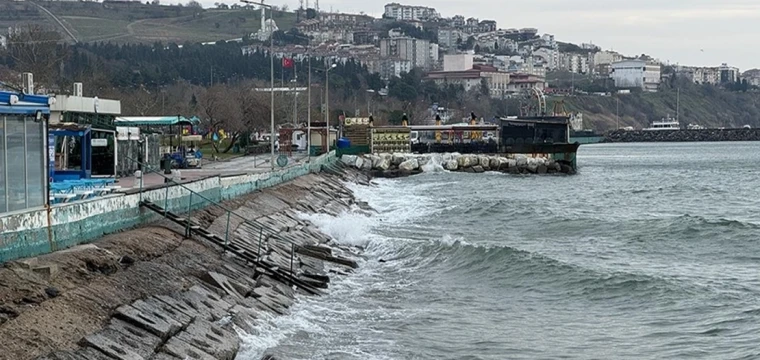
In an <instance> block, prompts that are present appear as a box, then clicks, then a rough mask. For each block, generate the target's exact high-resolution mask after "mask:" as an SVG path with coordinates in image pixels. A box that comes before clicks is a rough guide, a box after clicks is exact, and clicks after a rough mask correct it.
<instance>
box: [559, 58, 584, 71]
mask: <svg viewBox="0 0 760 360" xmlns="http://www.w3.org/2000/svg"><path fill="white" fill-rule="evenodd" d="M559 68H560V69H561V70H565V71H569V72H571V73H576V74H588V72H589V67H588V58H587V57H586V56H584V55H579V54H572V53H560V54H559Z"/></svg>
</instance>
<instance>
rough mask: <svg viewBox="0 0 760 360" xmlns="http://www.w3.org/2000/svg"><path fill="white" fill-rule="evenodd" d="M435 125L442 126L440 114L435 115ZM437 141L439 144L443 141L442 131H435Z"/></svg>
mask: <svg viewBox="0 0 760 360" xmlns="http://www.w3.org/2000/svg"><path fill="white" fill-rule="evenodd" d="M435 126H441V117H440V116H439V115H436V116H435ZM435 142H436V143H437V144H440V143H441V131H440V130H436V132H435Z"/></svg>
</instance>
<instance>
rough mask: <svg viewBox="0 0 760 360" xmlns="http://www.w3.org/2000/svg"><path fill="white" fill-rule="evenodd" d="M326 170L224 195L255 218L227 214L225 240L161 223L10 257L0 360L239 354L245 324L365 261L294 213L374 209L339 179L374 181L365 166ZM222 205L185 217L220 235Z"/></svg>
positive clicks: (0, 281) (226, 359) (0, 303)
mask: <svg viewBox="0 0 760 360" xmlns="http://www.w3.org/2000/svg"><path fill="white" fill-rule="evenodd" d="M325 170H326V171H324V172H323V173H320V174H310V175H306V176H303V177H301V178H298V179H295V180H293V181H290V182H288V183H285V184H282V185H280V186H276V187H274V188H270V189H267V190H264V191H261V192H256V193H253V194H249V195H246V196H242V197H240V198H236V199H233V200H230V201H227V202H225V203H223V205H224V206H226V207H227V208H229V209H232V210H233V211H235V212H236V213H238V214H241V215H243V217H244V218H245V219H248V220H250V221H243V220H235V219H233V220H232V221H231V222H230V230H229V235H230V238H231V240H230V245H229V248H228V249H224V248H221V247H219V246H217V245H214V244H212V243H210V242H207V241H205V240H201V239H200V238H196V237H193V238H192V239H186V238H184V237H183V234H184V230H185V229H180V228H179V226H178V225H175V224H171V223H168V222H165V221H162V222H160V223H158V224H155V225H152V226H148V227H143V228H139V229H134V230H130V231H126V232H123V233H120V234H114V235H109V236H106V237H105V238H103V239H101V240H99V241H97V242H95V243H92V244H88V245H83V246H79V247H75V248H72V249H69V250H65V251H60V252H57V253H53V254H49V255H45V256H40V257H38V258H33V259H25V260H22V261H14V262H10V263H6V264H5V266H4V268H3V269H0V338H2V339H3V341H2V345H1V346H0V359H9V360H10V359H13V360H23V359H49V360H53V359H59V360H84V359H90V360H92V359H96V360H101V359H102V360H106V359H109V360H111V359H123V360H140V359H155V360H176V359H223V360H231V359H234V358H235V357H236V356H237V353H238V351H239V350H240V346H241V342H240V340H239V337H238V333H242V334H250V335H252V336H255V335H256V328H255V324H256V322H257V321H259V320H258V319H261V318H262V317H263V316H264V314H265V313H268V314H272V315H282V314H285V313H287V312H288V308H289V307H290V306H291V305H292V304H293V302H294V301H295V299H296V297H297V296H303V295H307V296H309V295H319V294H321V293H322V292H323V291H324V289H326V288H328V287H329V283H330V280H331V277H334V276H346V275H348V274H349V273H350V272H351V271H352V270H353V269H354V268H356V267H357V266H358V263H359V259H360V257H361V255H360V253H361V249H359V248H354V247H346V246H342V245H340V244H338V243H336V242H335V241H334V240H333V239H331V238H330V237H329V236H328V235H325V234H323V233H321V232H320V231H319V230H318V229H317V228H316V227H315V226H314V225H313V224H311V223H310V222H308V221H306V220H303V219H302V218H301V216H299V214H300V213H326V214H331V215H335V216H337V215H338V214H340V213H342V212H344V211H369V210H370V209H368V208H367V206H366V204H362V203H359V202H357V201H356V200H355V199H354V197H353V194H352V192H351V191H350V190H349V189H348V188H346V187H345V185H344V182H346V181H347V182H358V183H362V184H368V182H369V178H368V176H367V174H365V173H363V172H360V171H356V170H352V169H348V168H346V167H343V166H331V167H325ZM217 209H218V208H206V209H204V210H198V211H194V212H193V213H192V214H190V216H189V217H190V218H191V219H193V220H194V221H195V222H196V223H198V224H200V225H201V226H202V227H203V228H205V229H208V230H209V231H212V232H215V233H222V234H223V233H224V231H225V230H224V229H226V225H227V223H228V222H229V220H228V219H227V217H226V216H223V214H222V212H223V211H222V210H217ZM361 209H364V210H361ZM252 224H263V225H265V226H266V227H267V229H269V230H270V231H269V232H268V233H264V232H263V231H262V230H261V229H260V228H256V227H255V226H252ZM259 244H260V245H259ZM259 246H260V247H261V252H260V256H256V255H257V254H258V253H259V252H258V247H259ZM233 249H235V250H234V251H233ZM225 250H227V251H225ZM248 255H253V257H250V256H248ZM291 269H292V271H291ZM279 356H280V354H266V355H265V356H264V358H266V359H275V358H279Z"/></svg>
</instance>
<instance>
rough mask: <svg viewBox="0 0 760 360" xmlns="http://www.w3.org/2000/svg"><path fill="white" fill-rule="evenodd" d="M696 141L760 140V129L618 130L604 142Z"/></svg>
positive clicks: (609, 134)
mask: <svg viewBox="0 0 760 360" xmlns="http://www.w3.org/2000/svg"><path fill="white" fill-rule="evenodd" d="M696 141H705V142H709V141H760V129H699V130H661V131H643V130H637V131H625V130H616V131H613V132H611V133H608V134H607V135H605V137H604V141H603V142H606V143H618V142H621V143H625V142H696Z"/></svg>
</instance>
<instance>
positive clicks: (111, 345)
mask: <svg viewBox="0 0 760 360" xmlns="http://www.w3.org/2000/svg"><path fill="white" fill-rule="evenodd" d="M106 334H108V333H106ZM106 334H104V333H103V332H100V333H97V334H92V335H87V336H85V337H84V338H83V339H82V341H80V345H82V346H89V347H91V348H94V349H97V350H98V351H100V352H102V353H103V354H106V355H108V356H110V357H111V358H114V359H116V360H145V357H144V356H141V355H139V354H137V353H136V352H135V351H133V349H138V348H139V344H138V343H135V342H132V341H131V340H129V339H126V338H124V337H120V338H121V340H122V341H117V340H114V339H111V338H110V337H108V336H106ZM117 334H118V333H117Z"/></svg>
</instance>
